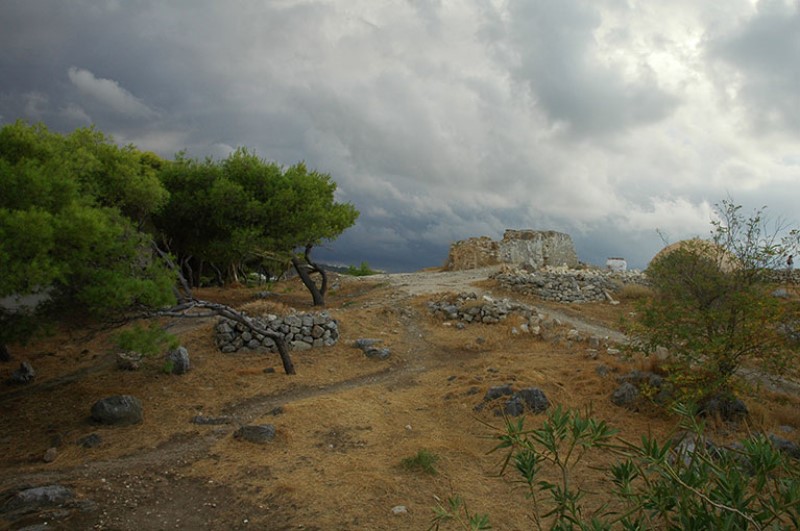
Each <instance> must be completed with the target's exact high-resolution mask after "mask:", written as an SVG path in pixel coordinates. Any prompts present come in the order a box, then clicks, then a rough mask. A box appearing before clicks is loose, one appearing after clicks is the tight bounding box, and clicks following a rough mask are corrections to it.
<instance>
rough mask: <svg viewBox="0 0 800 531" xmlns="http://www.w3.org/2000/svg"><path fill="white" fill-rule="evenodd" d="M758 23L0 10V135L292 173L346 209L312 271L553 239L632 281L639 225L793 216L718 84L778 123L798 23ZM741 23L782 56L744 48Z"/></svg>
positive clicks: (682, 7) (221, 6)
mask: <svg viewBox="0 0 800 531" xmlns="http://www.w3.org/2000/svg"><path fill="white" fill-rule="evenodd" d="M767 7H768V5H767V4H766V3H762V4H760V5H759V8H758V13H756V15H754V16H749V15H748V13H749V10H752V6H751V4H750V3H749V2H747V1H740V2H732V3H726V7H725V9H722V8H715V7H714V6H708V5H706V4H704V3H697V2H692V1H690V0H676V2H675V3H670V4H669V5H666V4H664V5H662V4H658V3H620V2H615V1H613V0H598V1H597V2H589V1H583V2H581V1H577V0H568V1H567V0H565V1H558V2H555V1H553V2H544V1H530V2H523V1H522V0H511V1H510V2H502V1H500V2H485V1H478V0H474V1H466V2H458V3H454V2H441V1H433V0H431V1H428V0H397V1H392V2H374V1H373V0H271V1H269V2H263V1H260V0H236V1H232V2H226V3H222V2H212V1H209V0H194V1H189V0H180V1H170V2H160V1H155V0H130V1H122V0H120V1H114V0H106V1H103V0H91V1H90V0H73V1H70V2H63V1H56V0H36V1H30V0H24V1H23V0H7V1H5V2H3V3H2V4H0V47H2V48H0V49H2V50H3V53H2V54H0V123H7V122H9V121H12V120H15V119H17V118H23V119H26V120H30V121H38V120H42V121H44V122H45V123H46V124H47V125H48V126H49V127H51V128H53V129H56V130H59V131H70V130H72V129H73V128H75V127H78V126H84V125H88V124H90V123H93V124H96V126H97V127H98V128H99V129H100V130H102V131H104V132H107V133H110V134H112V135H113V136H114V138H115V139H116V140H117V141H118V142H120V143H134V144H136V145H138V146H139V147H141V148H142V149H148V150H153V151H156V152H158V153H160V154H162V155H164V156H167V157H171V156H172V155H173V154H174V153H175V152H177V151H179V150H182V149H186V150H188V153H189V155H190V156H196V157H204V156H206V155H211V156H215V157H224V156H226V155H227V154H228V153H229V152H230V151H231V150H233V149H235V148H236V147H238V146H247V147H249V148H252V149H254V150H255V151H256V152H257V153H258V154H259V155H260V156H262V157H265V158H269V159H272V160H275V161H277V162H279V163H281V164H284V165H290V164H293V163H296V162H298V161H301V160H303V161H305V162H306V163H307V164H308V166H309V167H311V168H314V169H317V170H320V171H323V172H326V173H330V174H331V175H332V177H333V179H334V180H335V181H336V182H337V183H338V184H339V198H340V199H341V200H343V201H349V202H352V203H353V204H354V205H355V206H356V208H358V209H359V210H360V211H361V217H360V218H359V221H358V224H357V225H356V226H355V227H353V228H351V229H349V230H348V231H347V232H345V234H344V235H343V236H342V237H341V238H339V239H338V240H337V241H335V242H333V243H331V244H328V245H326V246H325V248H321V249H319V250H318V251H319V255H320V256H321V257H325V259H330V260H331V261H335V262H343V263H352V264H358V263H359V262H360V261H362V260H367V261H369V263H370V264H371V265H373V266H375V267H381V268H386V269H390V270H400V269H413V268H415V267H421V266H431V265H438V264H441V263H442V261H443V260H444V258H445V257H446V255H447V247H448V244H449V243H450V242H451V241H453V240H457V239H463V238H468V237H472V236H482V235H486V236H490V237H492V238H500V237H502V234H503V231H504V229H506V228H533V229H542V230H545V229H552V230H560V231H563V232H568V233H570V234H572V236H573V239H574V240H575V243H576V246H577V248H578V254H579V256H580V258H581V259H582V260H585V261H589V262H595V263H602V262H603V261H604V260H605V257H606V256H609V255H617V254H622V255H623V256H625V255H629V256H630V257H634V259H632V260H631V261H632V262H634V263H635V262H637V261H639V262H646V260H647V259H649V255H650V254H651V250H652V249H653V248H654V247H657V246H658V245H659V244H660V242H659V241H658V237H657V234H656V233H655V229H656V228H661V229H664V230H665V231H667V232H668V233H669V234H670V235H671V236H674V237H675V238H679V237H683V236H686V235H694V234H698V233H702V232H705V230H706V228H707V223H708V216H709V208H708V202H709V201H713V200H716V199H718V198H720V197H725V196H726V194H727V193H729V192H730V193H732V194H733V195H734V197H738V198H742V200H743V201H744V200H745V198H744V197H743V195H741V194H742V193H744V194H750V195H753V196H756V195H758V194H761V195H758V196H759V197H764V198H765V200H766V202H767V203H769V202H770V201H768V199H770V198H771V197H772V198H773V200H775V201H777V200H778V199H780V204H781V205H784V204H786V205H790V204H791V203H792V199H793V194H792V193H791V192H786V190H792V189H793V188H792V185H796V183H797V180H798V179H797V172H798V168H800V156H798V155H797V151H796V142H794V143H792V142H790V141H787V140H786V138H785V137H784V136H782V135H780V134H779V133H775V134H773V135H771V137H770V140H769V142H768V143H767V142H764V141H761V140H760V139H759V138H758V135H746V134H743V133H742V132H741V129H742V128H741V127H739V120H740V119H741V117H740V116H739V115H737V114H735V113H730V112H727V111H728V108H726V107H725V105H726V102H725V101H723V103H722V104H720V101H722V100H720V99H719V98H717V96H718V95H719V94H721V93H724V91H725V90H726V89H727V81H728V80H729V79H730V78H728V77H726V76H727V75H728V74H727V71H725V72H723V71H722V70H724V69H721V68H718V67H719V65H733V66H735V67H736V69H737V70H736V71H737V72H741V73H742V75H741V76H740V79H742V90H741V91H740V95H741V98H742V101H746V102H747V103H748V105H749V107H748V108H750V109H753V110H756V109H758V107H757V105H756V103H758V102H761V103H760V104H761V105H764V106H767V107H764V109H772V110H773V111H774V113H777V112H779V114H780V116H782V117H783V118H782V120H783V121H786V120H789V118H791V117H792V116H795V115H794V114H792V113H794V112H795V110H794V109H795V107H793V105H794V103H792V102H796V101H797V100H796V99H794V100H792V99H791V97H792V94H791V93H790V92H788V89H786V83H789V82H790V81H791V79H793V78H792V77H791V76H796V73H797V69H796V65H794V64H793V63H791V64H790V63H787V61H789V56H788V55H787V54H788V52H786V51H785V50H783V48H781V46H783V44H786V43H790V42H794V41H791V39H792V35H791V31H790V30H791V29H792V28H794V27H795V26H792V25H791V24H796V22H795V21H796V18H797V16H796V9H795V10H794V11H791V12H787V13H788V14H789V15H791V16H788V18H787V19H786V20H788V21H789V22H787V24H789V25H788V26H787V25H781V24H779V22H780V20H779V17H777V16H776V15H774V14H771V15H770V14H769V10H768V9H766V8H767ZM742 15H748V16H747V17H745V18H743V19H742V20H741V22H739V23H737V22H736V21H737V19H738V18H740V17H741V16H742ZM757 21H761V22H759V23H760V24H766V25H767V26H769V28H770V30H772V29H774V30H775V33H776V35H775V36H774V38H775V40H776V44H770V45H764V44H763V43H762V44H758V43H756V39H755V36H756V35H759V34H760V33H758V32H756V31H755V29H753V28H757V27H759V26H758V24H756V22H757ZM712 22H713V28H712V27H711V26H712ZM712 29H713V31H712ZM764 31H766V30H764ZM709 35H714V36H713V37H708V36H709ZM704 36H706V37H705V38H706V41H704ZM708 39H710V41H709V42H710V45H709V46H708V47H706V48H703V46H704V44H703V43H704V42H707V41H708ZM779 43H783V44H779ZM751 46H752V47H753V49H751ZM758 46H762V47H763V49H762V48H759V47H758ZM776 47H777V48H776ZM703 50H711V52H708V53H707V54H706V55H703V54H702V52H703ZM772 52H775V54H777V56H775V54H773V53H772ZM704 58H705V59H708V58H711V59H712V60H711V61H710V62H704V61H703V59H704ZM770 61H774V64H773V63H771V62H770ZM762 62H765V64H762ZM782 64H783V65H784V68H783V69H782V67H781V65H782ZM712 66H713V67H714V69H713V70H709V69H710V68H711V67H712ZM726 68H727V69H728V70H732V67H730V66H726ZM787 72H788V73H787ZM756 73H762V74H763V75H762V76H761V77H763V78H764V79H773V81H772V82H770V83H766V82H760V81H759V79H761V78H759V77H758V76H755V74H756ZM745 74H746V75H745ZM769 76H772V77H769ZM781 76H784V77H781ZM786 76H788V77H786ZM775 80H780V82H778V81H775ZM780 87H783V89H785V92H783V93H782V92H781V91H780V90H778V88H780ZM762 90H763V91H764V94H763V95H762V93H761V91H762ZM769 105H771V107H769ZM728 106H730V105H729V104H728ZM721 111H725V112H721ZM774 113H773V114H774ZM796 122H797V120H796ZM787 127H788V126H787ZM772 190H784V192H783V193H782V194H778V195H780V197H779V198H778V197H776V194H775V193H774V192H773V191H772ZM737 192H739V194H738V195H737ZM794 199H796V201H794V203H795V204H797V203H798V202H800V198H796V197H794ZM627 244H629V245H635V246H637V247H636V249H633V250H631V251H630V252H625V250H624V246H625V245H627ZM621 247H623V248H621ZM640 247H641V248H640Z"/></svg>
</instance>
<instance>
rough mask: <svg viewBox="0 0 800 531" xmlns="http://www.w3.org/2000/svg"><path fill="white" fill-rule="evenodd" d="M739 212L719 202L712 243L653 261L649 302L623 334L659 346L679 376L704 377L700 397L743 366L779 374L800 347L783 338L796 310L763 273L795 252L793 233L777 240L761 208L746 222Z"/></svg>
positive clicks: (722, 387) (723, 386)
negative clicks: (774, 290)
mask: <svg viewBox="0 0 800 531" xmlns="http://www.w3.org/2000/svg"><path fill="white" fill-rule="evenodd" d="M740 208H741V207H739V206H736V205H734V204H732V203H731V202H729V201H723V202H722V204H721V205H717V214H718V217H719V219H720V220H721V221H717V222H714V223H712V225H713V227H714V230H713V231H712V239H711V240H699V239H695V240H689V241H686V242H682V243H681V244H679V245H676V246H675V247H674V249H672V250H671V252H664V253H662V254H661V255H660V256H657V257H656V258H655V259H654V260H653V261H652V263H651V264H650V266H649V267H648V268H647V271H646V272H647V275H648V278H649V280H650V284H651V286H652V289H653V297H652V298H649V299H646V300H644V301H642V303H641V304H640V307H639V310H638V312H637V320H636V322H635V323H633V324H632V325H631V326H630V327H629V330H628V333H629V335H631V337H632V338H633V339H634V341H633V345H634V346H635V347H636V348H638V349H639V350H640V351H642V352H644V353H646V354H651V353H653V352H655V351H656V350H658V349H665V351H666V352H667V353H668V354H669V356H670V360H671V362H672V364H673V366H674V368H675V370H676V371H677V372H679V373H680V372H683V373H687V374H697V373H702V374H705V375H707V376H709V378H708V379H705V380H697V390H698V391H702V393H701V394H705V395H710V394H714V393H716V392H718V391H723V392H724V391H726V390H727V389H728V386H729V381H730V379H731V377H732V376H733V375H734V374H735V373H736V371H737V370H738V369H739V367H741V366H742V364H743V363H745V362H747V361H756V362H759V363H761V364H762V366H764V368H766V369H769V370H771V371H780V370H781V369H782V368H783V367H785V365H786V363H787V361H788V360H789V359H790V358H791V356H792V355H793V354H794V353H795V352H796V351H797V350H798V345H797V344H792V343H791V342H790V341H787V339H788V338H789V336H788V335H787V334H786V333H785V330H786V329H787V326H791V323H793V322H795V321H796V320H797V316H796V315H794V313H795V310H794V309H793V308H792V306H791V305H789V304H785V303H783V302H782V301H780V300H779V299H778V298H776V297H774V296H772V295H771V291H772V288H771V286H770V285H769V284H768V282H767V275H764V274H763V272H764V271H765V270H769V269H774V268H776V267H779V266H780V265H781V264H782V260H783V259H784V258H783V257H785V256H786V255H790V254H792V253H793V252H794V249H795V248H796V233H794V232H790V233H789V234H790V236H791V238H789V239H783V240H780V239H779V238H778V232H779V229H769V228H768V227H767V226H766V222H765V221H764V215H763V211H762V210H758V211H756V212H755V213H754V214H752V215H751V216H750V217H749V218H745V217H744V216H743V215H742V214H741V212H740ZM701 398H702V397H701Z"/></svg>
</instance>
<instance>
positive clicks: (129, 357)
mask: <svg viewBox="0 0 800 531" xmlns="http://www.w3.org/2000/svg"><path fill="white" fill-rule="evenodd" d="M141 364H142V354H140V353H139V352H135V351H130V352H118V353H117V368H118V369H119V370H121V371H138V370H139V367H141Z"/></svg>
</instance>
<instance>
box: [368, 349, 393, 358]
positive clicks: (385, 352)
mask: <svg viewBox="0 0 800 531" xmlns="http://www.w3.org/2000/svg"><path fill="white" fill-rule="evenodd" d="M364 354H365V355H366V356H367V357H368V358H373V359H378V360H385V359H388V358H389V356H391V355H392V351H391V350H389V349H388V348H368V349H367V350H365V351H364Z"/></svg>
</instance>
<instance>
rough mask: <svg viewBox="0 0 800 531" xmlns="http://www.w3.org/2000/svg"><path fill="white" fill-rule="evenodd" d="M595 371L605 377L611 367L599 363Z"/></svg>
mask: <svg viewBox="0 0 800 531" xmlns="http://www.w3.org/2000/svg"><path fill="white" fill-rule="evenodd" d="M594 372H596V373H597V375H598V376H600V377H603V378H605V377H606V376H608V373H610V372H611V367H609V366H608V365H598V366H597V368H596V369H595V370H594Z"/></svg>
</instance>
